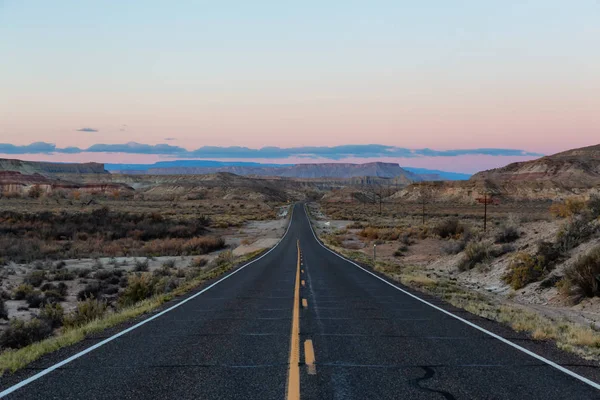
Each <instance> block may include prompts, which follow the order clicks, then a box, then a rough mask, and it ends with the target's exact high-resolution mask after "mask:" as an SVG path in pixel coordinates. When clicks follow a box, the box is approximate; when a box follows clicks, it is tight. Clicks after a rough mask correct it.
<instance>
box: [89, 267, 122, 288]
mask: <svg viewBox="0 0 600 400" xmlns="http://www.w3.org/2000/svg"><path fill="white" fill-rule="evenodd" d="M122 276H123V271H122V270H120V269H113V270H107V269H104V270H99V271H96V273H95V274H94V278H95V279H98V280H99V281H102V284H104V285H117V284H118V283H119V282H120V280H121V277H122Z"/></svg>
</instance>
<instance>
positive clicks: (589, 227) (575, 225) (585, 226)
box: [556, 217, 598, 253]
mask: <svg viewBox="0 0 600 400" xmlns="http://www.w3.org/2000/svg"><path fill="white" fill-rule="evenodd" d="M597 230H598V228H597V226H596V225H595V224H593V223H590V221H589V219H588V218H584V217H578V218H573V219H572V220H570V221H569V222H567V223H566V224H564V225H563V226H562V227H561V229H560V231H559V232H558V235H557V240H556V244H557V246H558V249H559V250H560V251H561V252H562V253H566V252H568V251H570V250H571V249H574V248H575V247H577V246H579V245H580V244H581V243H583V242H585V241H586V240H588V239H590V238H591V237H592V236H593V235H594V234H595V233H596V232H597Z"/></svg>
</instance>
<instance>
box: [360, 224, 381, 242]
mask: <svg viewBox="0 0 600 400" xmlns="http://www.w3.org/2000/svg"><path fill="white" fill-rule="evenodd" d="M358 236H361V237H364V238H367V239H371V240H373V239H377V238H378V232H377V228H374V227H372V226H367V227H366V228H363V230H362V231H360V232H358Z"/></svg>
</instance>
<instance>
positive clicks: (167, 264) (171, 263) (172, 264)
mask: <svg viewBox="0 0 600 400" xmlns="http://www.w3.org/2000/svg"><path fill="white" fill-rule="evenodd" d="M162 266H163V267H165V268H175V259H174V258H169V259H168V260H165V261H164V262H163V263H162Z"/></svg>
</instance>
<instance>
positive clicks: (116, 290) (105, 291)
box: [102, 285, 119, 296]
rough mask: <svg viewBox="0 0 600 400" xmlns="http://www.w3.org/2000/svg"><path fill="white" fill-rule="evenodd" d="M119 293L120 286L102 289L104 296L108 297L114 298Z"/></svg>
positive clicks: (109, 286) (108, 286)
mask: <svg viewBox="0 0 600 400" xmlns="http://www.w3.org/2000/svg"><path fill="white" fill-rule="evenodd" d="M117 293H119V286H118V285H106V286H105V287H103V288H102V294H103V295H106V296H112V295H114V294H117Z"/></svg>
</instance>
